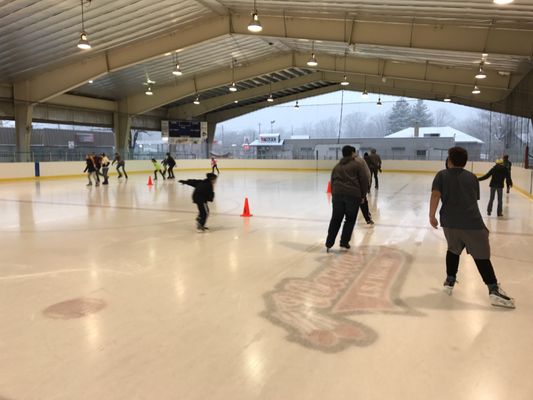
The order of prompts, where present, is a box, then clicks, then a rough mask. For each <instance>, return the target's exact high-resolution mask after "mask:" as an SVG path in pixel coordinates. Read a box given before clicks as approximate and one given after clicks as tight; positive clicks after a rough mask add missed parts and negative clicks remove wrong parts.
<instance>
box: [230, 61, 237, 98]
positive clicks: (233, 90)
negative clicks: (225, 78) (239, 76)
mask: <svg viewBox="0 0 533 400" xmlns="http://www.w3.org/2000/svg"><path fill="white" fill-rule="evenodd" d="M236 62H237V60H235V59H234V58H232V59H231V86H230V87H229V91H230V92H236V91H237V86H236V85H235V63H236Z"/></svg>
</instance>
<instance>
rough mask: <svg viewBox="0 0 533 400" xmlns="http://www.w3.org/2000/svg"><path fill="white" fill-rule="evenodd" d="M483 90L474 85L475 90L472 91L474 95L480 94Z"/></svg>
mask: <svg viewBox="0 0 533 400" xmlns="http://www.w3.org/2000/svg"><path fill="white" fill-rule="evenodd" d="M480 93H481V90H479V87H478V86H477V85H474V89H473V90H472V94H480Z"/></svg>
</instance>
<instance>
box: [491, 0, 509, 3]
mask: <svg viewBox="0 0 533 400" xmlns="http://www.w3.org/2000/svg"><path fill="white" fill-rule="evenodd" d="M493 1H494V4H511V3H512V2H513V1H514V0H493Z"/></svg>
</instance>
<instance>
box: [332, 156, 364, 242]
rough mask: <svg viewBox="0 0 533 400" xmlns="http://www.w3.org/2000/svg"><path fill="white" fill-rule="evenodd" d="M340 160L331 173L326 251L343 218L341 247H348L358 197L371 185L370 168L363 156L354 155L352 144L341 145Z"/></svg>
mask: <svg viewBox="0 0 533 400" xmlns="http://www.w3.org/2000/svg"><path fill="white" fill-rule="evenodd" d="M342 156H343V157H342V159H341V160H340V161H339V163H338V164H337V165H336V166H335V168H333V171H332V172H331V194H332V200H331V202H332V205H333V211H332V214H331V221H330V223H329V228H328V236H327V239H326V250H327V251H328V252H329V249H330V248H331V247H333V245H334V244H335V239H336V238H337V234H338V233H339V229H340V227H341V224H342V220H343V219H344V226H343V228H342V233H341V241H340V246H341V247H343V248H345V249H349V248H350V244H349V242H350V239H351V238H352V232H353V228H354V226H355V221H356V219H357V212H358V211H359V206H360V205H361V199H363V198H364V197H365V196H366V193H367V191H368V188H369V187H370V171H369V170H368V167H367V165H366V163H365V162H364V161H363V159H362V158H361V157H359V156H357V153H356V150H355V148H354V147H352V146H344V147H343V148H342Z"/></svg>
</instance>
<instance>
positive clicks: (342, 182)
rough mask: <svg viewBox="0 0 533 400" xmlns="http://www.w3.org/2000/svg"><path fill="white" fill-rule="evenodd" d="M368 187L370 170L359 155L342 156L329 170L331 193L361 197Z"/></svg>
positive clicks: (364, 194)
mask: <svg viewBox="0 0 533 400" xmlns="http://www.w3.org/2000/svg"><path fill="white" fill-rule="evenodd" d="M369 187H370V171H369V170H368V167H367V165H366V163H365V161H364V160H363V159H362V158H361V157H355V158H353V157H352V156H348V157H343V158H342V159H341V160H340V161H339V163H338V164H337V165H336V166H335V168H333V171H332V172H331V194H332V195H333V196H335V195H344V196H351V197H358V198H363V197H365V196H366V193H367V191H368V188H369Z"/></svg>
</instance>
